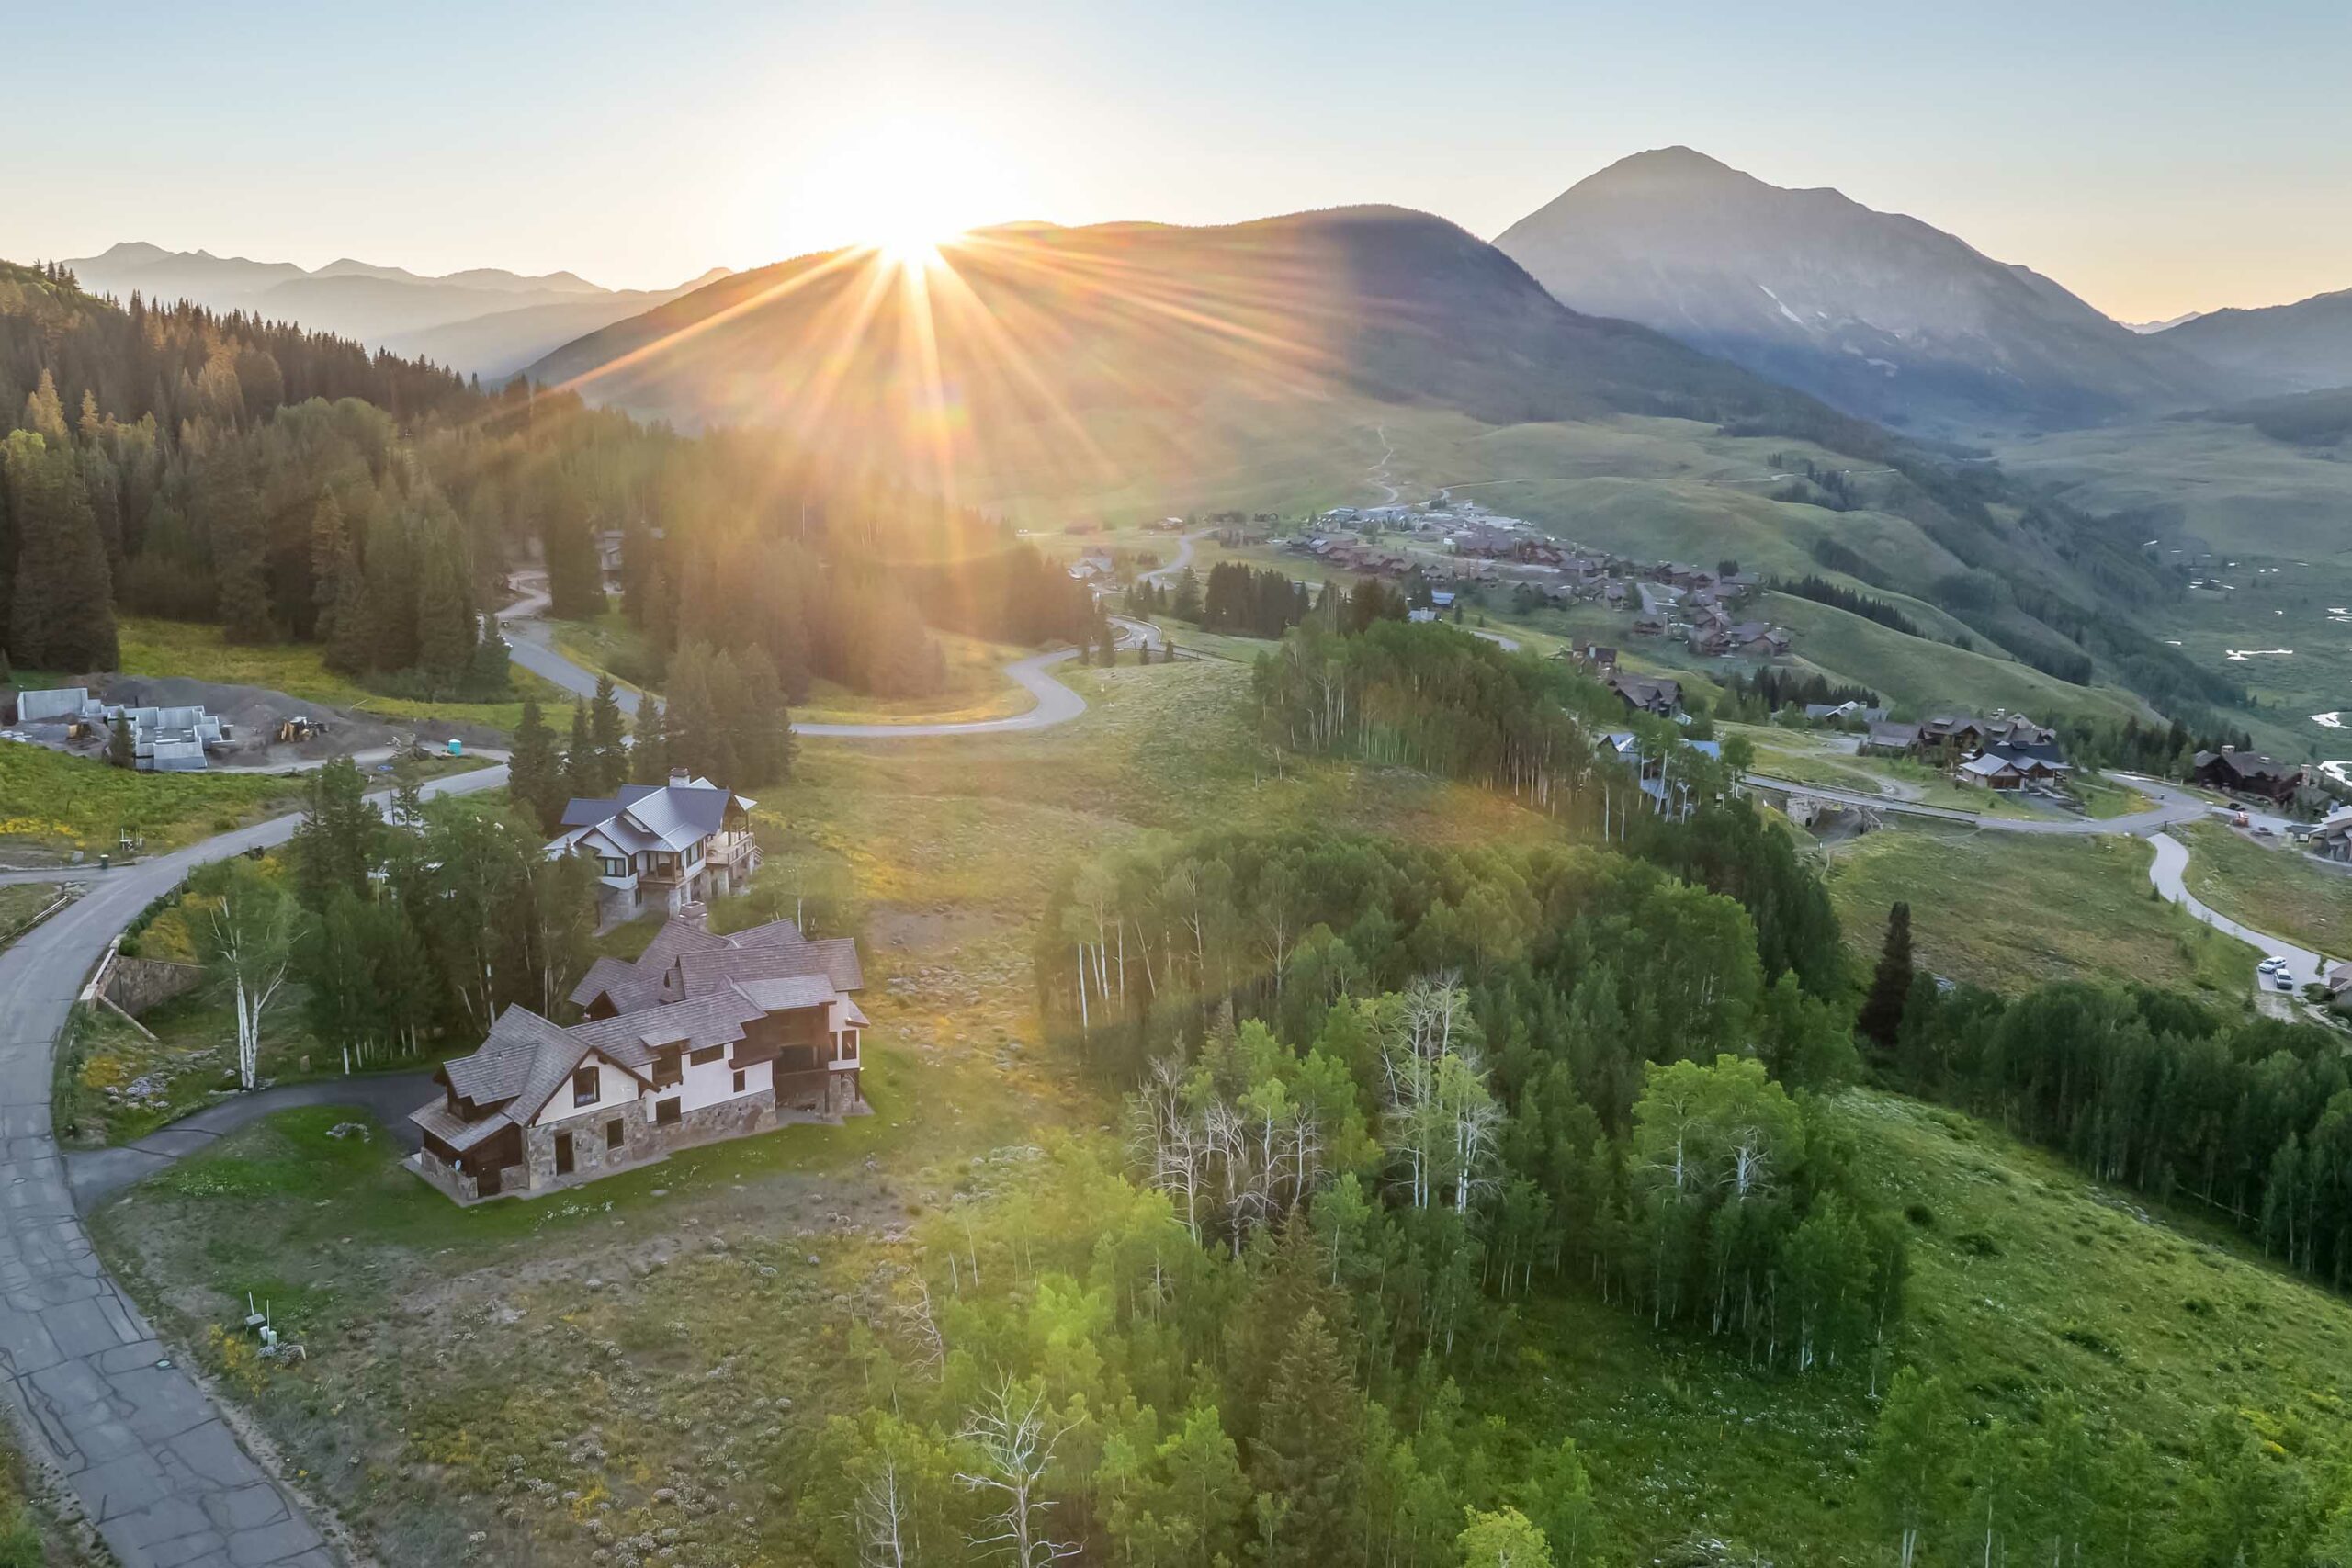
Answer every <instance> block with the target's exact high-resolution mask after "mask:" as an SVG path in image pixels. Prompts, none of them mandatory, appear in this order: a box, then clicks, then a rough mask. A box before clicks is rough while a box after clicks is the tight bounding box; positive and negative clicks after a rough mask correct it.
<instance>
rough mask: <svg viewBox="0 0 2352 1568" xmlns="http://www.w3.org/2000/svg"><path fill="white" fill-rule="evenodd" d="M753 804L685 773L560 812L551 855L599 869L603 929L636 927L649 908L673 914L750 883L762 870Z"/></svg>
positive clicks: (577, 803)
mask: <svg viewBox="0 0 2352 1568" xmlns="http://www.w3.org/2000/svg"><path fill="white" fill-rule="evenodd" d="M757 804H758V802H756V801H754V800H752V799H750V798H748V797H746V796H744V795H737V794H735V793H733V792H732V791H730V790H725V789H721V788H720V787H719V786H718V785H717V784H712V783H711V782H710V781H709V780H708V779H697V778H689V777H688V776H687V775H686V774H685V773H672V774H671V775H670V782H669V783H668V784H623V785H622V786H621V789H620V793H619V794H618V795H616V796H614V797H613V798H611V799H608V800H580V799H575V800H573V801H572V802H571V804H570V805H569V806H567V807H564V808H563V832H562V833H561V834H560V835H559V836H558V837H557V838H556V839H555V840H553V841H552V842H550V843H549V844H548V858H549V859H554V858H556V857H559V856H561V855H567V854H583V855H586V856H588V857H589V858H590V859H591V860H594V862H596V863H597V883H598V892H597V914H598V917H599V923H600V924H603V925H606V926H612V925H618V924H620V923H621V922H622V921H625V920H633V919H637V917H638V916H639V915H640V914H642V913H644V912H645V910H646V908H647V907H648V906H649V905H651V906H653V907H656V908H662V909H666V910H668V911H669V912H671V913H672V914H675V913H677V912H678V911H679V910H681V909H684V908H686V907H687V906H688V905H690V904H700V903H702V902H704V901H706V900H707V899H711V898H723V897H726V896H727V895H729V893H735V892H740V891H741V890H742V888H743V887H744V886H746V885H748V884H749V883H750V882H751V880H752V873H753V872H755V871H757V870H758V869H759V866H760V847H759V842H758V840H756V839H754V838H753V837H752V807H754V806H756V805H757Z"/></svg>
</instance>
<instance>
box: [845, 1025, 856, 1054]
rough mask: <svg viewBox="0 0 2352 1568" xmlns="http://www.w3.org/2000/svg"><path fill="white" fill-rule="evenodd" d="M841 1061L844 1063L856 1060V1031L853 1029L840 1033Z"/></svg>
mask: <svg viewBox="0 0 2352 1568" xmlns="http://www.w3.org/2000/svg"><path fill="white" fill-rule="evenodd" d="M856 1060H857V1031H856V1030H854V1029H844V1030H842V1061H844V1062H854V1061H856Z"/></svg>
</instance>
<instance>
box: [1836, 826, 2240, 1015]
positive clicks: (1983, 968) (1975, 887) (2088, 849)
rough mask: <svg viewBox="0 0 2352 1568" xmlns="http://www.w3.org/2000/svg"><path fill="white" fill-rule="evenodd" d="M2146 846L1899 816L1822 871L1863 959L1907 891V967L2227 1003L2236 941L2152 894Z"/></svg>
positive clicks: (2006, 986) (2234, 994)
mask: <svg viewBox="0 0 2352 1568" xmlns="http://www.w3.org/2000/svg"><path fill="white" fill-rule="evenodd" d="M2153 859H2154V851H2153V850H2151V849H2150V848H2149V847H2148V845H2147V844H2146V843H2145V842H2144V841H2143V840H2139V839H2131V838H2104V837H2098V838H2073V837H2052V836H2045V835H2034V834H2024V833H2004V832H1998V831H1995V830H1992V829H1977V830H1973V831H1971V830H1965V829H1962V830H1955V831H1949V832H1947V831H1944V830H1941V829H1922V828H1905V829H1897V830H1891V831H1887V832H1881V833H1872V834H1870V835H1868V836H1867V837H1864V838H1861V839H1859V840H1854V841H1852V842H1850V843H1848V844H1843V845H1840V846H1838V850H1837V852H1836V854H1835V855H1834V856H1833V857H1832V858H1831V859H1830V860H1829V862H1828V864H1827V872H1826V874H1827V878H1828V884H1829V894H1830V898H1831V900H1832V901H1833V902H1834V903H1835V904H1836V906H1837V909H1838V919H1839V921H1840V922H1841V923H1842V924H1843V925H1844V927H1845V931H1846V941H1847V944H1848V945H1849V947H1851V948H1852V949H1853V951H1854V953H1855V956H1856V959H1857V960H1858V961H1859V962H1860V963H1861V964H1864V965H1868V964H1870V963H1871V962H1872V961H1874V960H1875V959H1876V957H1877V955H1878V949H1879V942H1880V941H1881V939H1882V938H1883V935H1884V933H1885V931H1886V913H1887V909H1888V908H1889V907H1890V906H1892V905H1894V903H1896V902H1897V901H1907V902H1908V903H1909V904H1910V906H1911V940H1912V945H1913V949H1914V951H1915V952H1916V953H1917V955H1918V963H1919V964H1920V966H1921V967H1923V968H1926V969H1930V970H1933V971H1934V972H1935V973H1937V974H1939V975H1942V976H1946V977H1948V978H1951V979H1954V980H1965V981H1969V982H1972V983H1973V984H1975V985H1980V986H1985V987H1990V988H1992V989H1994V990H1997V991H2006V992H2011V993H2014V992H2018V991H2023V990H2027V989H2029V988H2030V987H2034V986H2038V985H2041V984H2042V983H2044V982H2045V981H2050V980H2070V979H2098V978H2109V979H2123V980H2131V981H2137V982H2141V983H2143V984H2147V985H2154V986H2164V987H2171V988H2173V989H2176V990H2184V991H2190V992H2194V993H2197V994H2199V995H2202V996H2204V997H2206V998H2208V999H2209V1000H2211V1001H2213V1002H2216V1003H2218V1004H2222V1005H2235V1004H2237V1003H2239V1002H2241V1001H2242V1000H2243V999H2244V998H2245V997H2246V996H2247V995H2248V989H2247V987H2248V985H2249V982H2250V979H2251V972H2250V971H2249V969H2248V968H2247V964H2246V959H2247V956H2248V953H2247V949H2246V947H2245V943H2243V942H2238V941H2236V940H2234V939H2233V938H2230V937H2225V936H2223V935H2222V934H2221V933H2220V932H2218V931H2213V930H2211V928H2209V927H2207V926H2204V925H2202V924H2199V922H2198V921H2196V920H2194V919H2191V918H2190V917H2189V916H2188V914H2187V913H2186V912H2184V911H2183V910H2180V909H2178V908H2175V907H2173V906H2172V905H2170V904H2167V903H2165V902H2163V901H2162V900H2160V899H2158V898H2156V897H2154V895H2153V890H2152V889H2151V888H2150V886H2149V884H2148V865H2149V863H2150V862H2151V860H2153Z"/></svg>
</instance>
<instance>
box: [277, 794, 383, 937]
mask: <svg viewBox="0 0 2352 1568" xmlns="http://www.w3.org/2000/svg"><path fill="white" fill-rule="evenodd" d="M306 794H307V799H306V801H305V803H304V807H303V812H302V820H301V822H300V824H298V825H297V826H296V828H295V829H294V838H293V861H294V895H295V897H297V898H299V899H300V900H301V902H302V906H303V908H307V909H309V910H311V912H312V913H313V914H316V913H318V912H320V911H321V910H323V909H324V908H326V907H327V903H328V901H329V900H330V899H331V898H332V897H334V894H335V893H336V892H337V891H338V890H341V891H346V892H349V893H351V894H354V895H356V896H357V897H368V874H369V873H370V872H372V871H373V870H375V868H376V864H377V862H378V860H379V857H380V853H381V845H380V841H381V839H382V835H383V831H384V822H383V818H380V817H379V816H378V815H377V814H376V808H375V807H373V806H372V805H370V804H368V785H367V781H366V780H364V779H362V778H361V777H360V774H359V766H358V764H357V763H356V762H354V761H352V760H351V759H350V758H348V757H337V758H335V759H334V761H331V762H329V763H327V765H326V766H324V767H322V768H321V769H320V770H319V771H318V772H317V773H312V774H311V782H310V785H309V788H308V790H307V792H306Z"/></svg>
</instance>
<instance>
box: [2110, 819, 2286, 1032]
mask: <svg viewBox="0 0 2352 1568" xmlns="http://www.w3.org/2000/svg"><path fill="white" fill-rule="evenodd" d="M2148 841H2149V842H2150V843H2152V844H2154V845H2155V846H2156V858H2155V860H2154V862H2153V863H2151V864H2150V865H2149V867H2148V881H2149V882H2150V883H2151V884H2153V885H2154V887H2155V890H2156V891H2157V892H2158V893H2160V894H2162V895H2163V896H2164V897H2166V898H2168V899H2170V900H2171V901H2172V902H2174V903H2176V904H2177V905H2179V906H2180V907H2181V908H2184V909H2186V910H2188V912H2189V913H2190V914H2192V915H2194V916H2196V917H2197V918H2198V919H2200V920H2202V921H2204V922H2205V923H2206V924H2207V925H2209V926H2211V927H2212V928H2213V929H2214V930H2215V931H2220V932H2222V933H2223V934H2224V935H2227V936H2233V937H2235V938H2237V939H2238V940H2239V941H2240V942H2245V944H2246V945H2247V946H2249V947H2254V948H2258V949H2259V950H2261V952H2262V953H2265V954H2266V955H2273V956H2277V957H2279V958H2283V959H2285V960H2286V961H2287V970H2288V973H2289V975H2290V976H2292V978H2293V980H2294V982H2295V985H2296V986H2297V987H2303V986H2306V985H2310V984H2312V982H2314V981H2317V980H2322V979H2324V978H2326V976H2327V964H2328V961H2327V959H2326V958H2324V957H2323V956H2322V955H2321V954H2319V953H2313V952H2312V951H2311V950H2310V949H2308V948H2302V947H2298V946H2296V945H2295V944H2294V943H2293V942H2287V941H2284V940H2283V939H2281V938H2278V937H2275V936H2272V935H2270V934H2269V933H2268V932H2267V931H2256V930H2255V929H2254V928H2253V927H2252V926H2242V925H2240V924H2238V922H2237V921H2235V920H2233V919H2230V918H2229V916H2227V915H2224V914H2222V913H2221V912H2220V911H2218V910H2216V909H2213V908H2209V907H2207V906H2206V905H2205V904H2203V903H2201V902H2199V899H2198V897H2197V895H2195V894H2194V893H2191V892H2190V891H2189V890H2188V883H2187V880H2186V878H2185V874H2186V873H2187V872H2188V845H2186V844H2184V843H2182V842H2181V841H2180V840H2178V839H2176V838H2174V837H2173V836H2172V835H2171V834H2169V833H2153V834H2150V835H2149V838H2148ZM2261 984H2262V982H2261V981H2260V980H2256V985H2257V986H2259V985H2261ZM2278 994H2280V995H2285V996H2292V995H2293V994H2294V993H2293V992H2291V991H2290V992H2281V993H2278Z"/></svg>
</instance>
